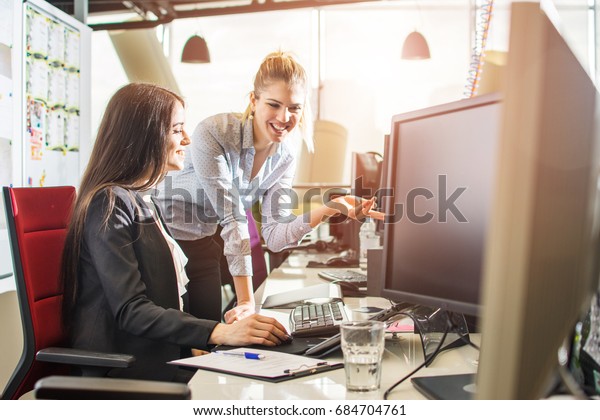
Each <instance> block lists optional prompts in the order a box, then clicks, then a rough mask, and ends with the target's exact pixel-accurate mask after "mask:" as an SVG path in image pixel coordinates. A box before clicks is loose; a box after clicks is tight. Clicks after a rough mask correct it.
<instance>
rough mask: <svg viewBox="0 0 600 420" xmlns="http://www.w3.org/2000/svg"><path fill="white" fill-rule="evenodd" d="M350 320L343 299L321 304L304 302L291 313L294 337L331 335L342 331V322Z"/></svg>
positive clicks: (291, 326)
mask: <svg viewBox="0 0 600 420" xmlns="http://www.w3.org/2000/svg"><path fill="white" fill-rule="evenodd" d="M344 321H348V316H347V315H346V311H345V309H344V303H343V302H342V301H341V300H334V301H331V302H326V303H321V304H312V303H310V304H302V305H299V306H296V307H295V308H294V309H293V310H292V312H291V313H290V328H291V334H292V336H294V337H329V336H332V335H334V334H337V333H339V332H340V324H341V323H342V322H344Z"/></svg>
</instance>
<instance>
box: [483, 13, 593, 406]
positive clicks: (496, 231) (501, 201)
mask: <svg viewBox="0 0 600 420" xmlns="http://www.w3.org/2000/svg"><path fill="white" fill-rule="evenodd" d="M509 45H510V47H509V51H508V62H507V79H506V88H505V93H504V106H503V108H504V109H503V115H502V121H501V129H500V148H499V152H498V159H497V160H498V174H497V176H496V185H495V187H494V195H493V206H492V209H493V210H492V215H491V223H490V229H489V234H488V238H487V243H486V253H485V265H484V280H483V285H482V287H483V295H482V302H483V312H482V343H481V355H480V359H479V360H480V363H479V371H478V377H477V397H478V398H482V399H533V398H540V397H543V396H544V393H545V392H546V391H547V389H548V386H549V384H550V383H551V382H552V380H551V378H552V376H554V375H553V373H554V372H556V369H555V368H556V366H557V352H558V349H559V347H560V346H561V344H562V343H563V340H565V339H567V340H568V339H569V338H570V336H571V334H572V332H573V330H574V326H575V324H576V322H577V320H578V319H580V317H581V316H582V314H583V312H584V311H585V310H587V309H588V308H589V306H590V302H591V296H592V293H593V291H595V290H597V289H598V265H597V262H598V258H599V256H600V252H599V251H600V250H599V249H598V229H597V227H598V226H597V224H596V222H597V218H596V216H597V212H596V210H597V208H596V199H597V197H598V191H597V182H598V174H599V173H600V172H599V162H598V158H599V148H598V146H599V136H598V131H597V130H598V125H597V121H598V119H597V118H598V107H597V99H598V92H597V90H596V87H595V86H594V83H593V82H592V80H591V79H590V77H589V76H588V74H587V73H586V71H585V70H584V69H583V68H582V66H581V64H580V63H579V62H578V60H577V59H576V57H575V55H574V54H573V53H572V52H571V50H570V48H569V46H568V45H567V43H566V42H565V40H564V39H563V38H562V37H561V35H560V33H559V31H558V30H557V29H556V28H555V27H554V25H553V24H552V22H551V21H550V19H549V18H548V17H547V15H546V14H545V13H544V11H543V10H541V9H540V6H539V5H538V4H535V3H513V4H512V6H511V28H510V40H509Z"/></svg>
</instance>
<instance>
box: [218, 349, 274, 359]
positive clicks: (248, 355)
mask: <svg viewBox="0 0 600 420" xmlns="http://www.w3.org/2000/svg"><path fill="white" fill-rule="evenodd" d="M215 353H217V354H225V355H227V356H241V357H245V358H246V359H254V360H262V359H264V358H265V356H264V355H262V354H259V353H250V352H248V351H245V352H243V353H237V352H233V351H216V352H215Z"/></svg>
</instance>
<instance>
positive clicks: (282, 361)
mask: <svg viewBox="0 0 600 420" xmlns="http://www.w3.org/2000/svg"><path fill="white" fill-rule="evenodd" d="M235 352H236V353H243V352H256V350H254V349H249V348H237V349H235ZM260 354H262V355H264V356H265V357H264V358H263V359H262V360H253V359H246V358H244V357H239V356H232V355H227V354H219V353H210V354H205V355H202V356H195V357H187V358H185V359H179V360H173V361H171V362H169V363H170V364H174V365H181V366H188V367H193V368H196V369H203V370H209V371H212V372H219V373H226V374H230V375H235V376H242V377H245V378H251V379H257V380H261V381H267V382H283V381H287V380H290V379H296V378H300V377H303V376H309V375H315V374H318V373H321V372H327V371H330V370H335V369H340V368H342V367H343V366H344V364H343V363H342V362H333V363H332V362H328V361H325V360H320V359H313V358H310V357H305V356H298V355H295V354H289V353H282V352H277V351H271V350H261V351H260Z"/></svg>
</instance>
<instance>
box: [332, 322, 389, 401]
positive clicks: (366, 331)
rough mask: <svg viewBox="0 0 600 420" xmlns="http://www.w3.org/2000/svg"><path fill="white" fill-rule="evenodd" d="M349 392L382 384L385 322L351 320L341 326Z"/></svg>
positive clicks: (372, 388) (373, 389) (366, 389)
mask: <svg viewBox="0 0 600 420" xmlns="http://www.w3.org/2000/svg"><path fill="white" fill-rule="evenodd" d="M340 330H341V333H342V352H343V353H344V369H345V371H346V389H347V390H348V391H363V392H365V391H376V390H378V389H379V385H380V383H381V358H382V356H383V347H384V332H385V330H384V324H383V322H381V321H350V322H344V323H343V324H342V325H341V327H340Z"/></svg>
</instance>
